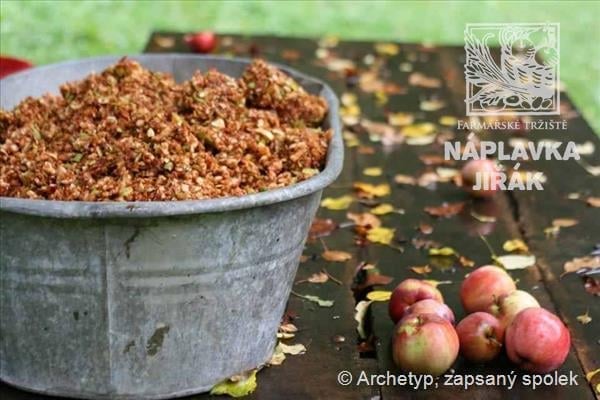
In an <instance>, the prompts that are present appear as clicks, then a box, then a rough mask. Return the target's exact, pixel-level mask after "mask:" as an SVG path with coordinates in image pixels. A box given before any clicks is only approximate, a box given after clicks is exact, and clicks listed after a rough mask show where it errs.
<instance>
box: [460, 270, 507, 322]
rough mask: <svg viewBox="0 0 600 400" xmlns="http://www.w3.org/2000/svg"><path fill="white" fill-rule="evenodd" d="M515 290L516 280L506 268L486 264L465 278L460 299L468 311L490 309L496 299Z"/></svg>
mask: <svg viewBox="0 0 600 400" xmlns="http://www.w3.org/2000/svg"><path fill="white" fill-rule="evenodd" d="M515 290H517V287H516V286H515V282H514V281H513V280H512V278H511V277H510V275H509V274H508V273H507V272H506V271H505V270H504V269H502V268H499V267H496V266H493V265H486V266H483V267H480V268H477V269H476V270H474V271H473V272H471V273H470V274H469V275H468V276H467V277H466V278H465V280H464V281H463V283H462V285H461V287H460V301H461V303H462V305H463V307H464V309H465V311H466V312H467V313H472V312H475V311H488V310H489V308H490V306H491V305H492V304H493V303H494V301H495V300H496V299H498V298H499V297H500V296H504V295H508V294H510V293H512V292H514V291H515Z"/></svg>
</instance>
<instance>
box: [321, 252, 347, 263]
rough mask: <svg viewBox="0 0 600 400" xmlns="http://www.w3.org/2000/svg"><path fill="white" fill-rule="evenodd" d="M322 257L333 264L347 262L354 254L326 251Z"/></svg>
mask: <svg viewBox="0 0 600 400" xmlns="http://www.w3.org/2000/svg"><path fill="white" fill-rule="evenodd" d="M321 257H323V258H324V259H325V260H327V261H332V262H345V261H348V260H350V259H351V258H352V254H350V253H348V252H347V251H342V250H325V251H324V252H323V253H322V254H321Z"/></svg>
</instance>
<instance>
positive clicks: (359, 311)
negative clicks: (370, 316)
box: [354, 300, 372, 339]
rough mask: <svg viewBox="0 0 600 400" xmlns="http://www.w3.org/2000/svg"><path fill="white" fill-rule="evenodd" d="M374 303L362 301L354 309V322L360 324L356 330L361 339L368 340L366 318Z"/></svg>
mask: <svg viewBox="0 0 600 400" xmlns="http://www.w3.org/2000/svg"><path fill="white" fill-rule="evenodd" d="M371 303H372V301H367V300H362V301H359V302H358V304H356V306H355V307H354V320H355V321H356V322H358V325H357V326H356V330H357V331H358V336H359V337H360V338H361V339H366V338H367V334H366V332H365V317H366V315H367V311H368V310H369V306H370V305H371Z"/></svg>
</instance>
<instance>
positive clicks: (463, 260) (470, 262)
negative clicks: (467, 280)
mask: <svg viewBox="0 0 600 400" xmlns="http://www.w3.org/2000/svg"><path fill="white" fill-rule="evenodd" d="M458 262H459V263H460V265H462V266H463V267H465V268H471V267H474V266H475V261H473V260H471V259H469V258H467V257H465V256H460V257H458Z"/></svg>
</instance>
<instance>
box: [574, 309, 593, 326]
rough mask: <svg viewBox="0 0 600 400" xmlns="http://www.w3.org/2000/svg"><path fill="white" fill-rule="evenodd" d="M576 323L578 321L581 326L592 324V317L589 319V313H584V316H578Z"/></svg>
mask: <svg viewBox="0 0 600 400" xmlns="http://www.w3.org/2000/svg"><path fill="white" fill-rule="evenodd" d="M577 321H579V322H580V323H581V324H582V325H586V324H589V323H590V322H592V317H590V311H589V310H588V311H586V312H585V314H582V315H578V316H577Z"/></svg>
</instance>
